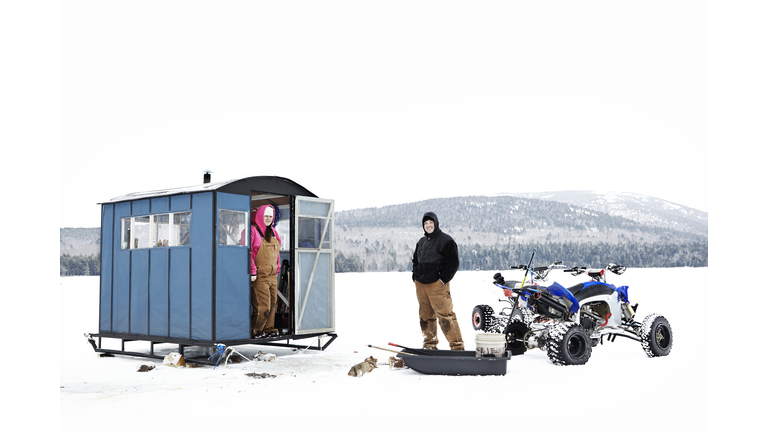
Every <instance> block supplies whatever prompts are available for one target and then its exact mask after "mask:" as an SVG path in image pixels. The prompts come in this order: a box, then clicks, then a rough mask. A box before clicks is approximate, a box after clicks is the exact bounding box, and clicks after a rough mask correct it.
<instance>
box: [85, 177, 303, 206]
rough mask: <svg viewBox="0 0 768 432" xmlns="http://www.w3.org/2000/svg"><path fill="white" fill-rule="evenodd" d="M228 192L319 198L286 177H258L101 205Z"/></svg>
mask: <svg viewBox="0 0 768 432" xmlns="http://www.w3.org/2000/svg"><path fill="white" fill-rule="evenodd" d="M209 191H218V192H227V193H231V194H236V195H251V192H263V193H271V194H279V195H299V196H308V197H314V198H317V195H315V194H313V193H312V192H310V191H308V190H307V189H306V188H304V186H302V185H300V184H298V183H296V182H294V181H293V180H290V179H287V178H284V177H275V176H256V177H247V178H242V179H238V180H227V181H221V182H215V183H201V184H197V185H194V186H186V187H180V188H173V189H160V190H154V191H147V192H134V193H130V194H127V195H122V196H119V197H115V198H112V199H110V200H109V201H106V202H103V203H100V204H112V203H117V202H123V201H134V200H139V199H145V198H156V197H162V196H170V195H181V194H190V193H197V192H209Z"/></svg>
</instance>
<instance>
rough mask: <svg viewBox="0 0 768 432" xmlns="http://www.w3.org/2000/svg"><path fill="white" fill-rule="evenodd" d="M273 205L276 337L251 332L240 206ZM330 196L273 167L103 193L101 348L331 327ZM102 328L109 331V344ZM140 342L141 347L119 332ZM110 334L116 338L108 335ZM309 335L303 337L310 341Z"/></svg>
mask: <svg viewBox="0 0 768 432" xmlns="http://www.w3.org/2000/svg"><path fill="white" fill-rule="evenodd" d="M264 204H272V205H273V206H274V207H275V208H276V209H277V214H276V215H275V220H276V228H277V231H278V234H279V235H280V237H281V239H282V245H281V250H280V260H281V263H282V266H281V274H280V275H279V279H278V284H279V294H278V297H279V299H278V305H277V313H276V319H275V326H276V327H277V328H278V329H279V335H278V336H277V337H272V338H267V339H258V340H254V339H251V335H250V315H251V303H250V285H249V282H250V277H249V265H248V263H249V254H250V250H249V249H250V248H249V247H248V246H247V245H250V239H249V238H248V236H249V235H250V217H249V215H250V211H251V209H253V208H257V207H259V206H261V205H264ZM333 207H334V202H333V200H329V199H321V198H318V197H317V196H315V195H314V194H313V193H312V192H310V191H309V190H307V189H305V188H304V187H303V186H301V185H299V184H297V183H295V182H293V181H291V180H289V179H287V178H282V177H273V176H261V177H248V178H243V179H239V180H231V181H223V182H218V183H211V182H210V174H208V173H206V174H205V176H204V179H203V183H202V184H198V185H195V186H190V187H184V188H177V189H165V190H156V191H150V192H138V193H132V194H128V195H124V196H120V197H117V198H113V199H111V200H109V201H107V202H104V203H101V281H100V295H99V297H100V299H99V332H98V333H97V334H89V335H86V336H87V338H88V340H89V342H90V343H91V344H92V346H93V348H94V349H95V350H96V351H97V352H99V353H107V354H126V355H136V356H142V357H153V358H162V357H160V356H158V355H156V354H155V349H154V348H155V345H156V344H168V343H169V344H177V345H178V346H179V351H180V352H181V354H182V355H184V349H185V348H187V347H211V346H214V345H216V344H224V345H227V346H233V345H246V344H257V345H277V346H285V347H299V346H300V347H302V348H304V347H307V344H306V343H304V342H303V343H302V344H301V345H295V344H294V343H292V342H293V341H296V340H300V339H308V338H317V344H316V345H315V344H314V342H312V343H310V344H309V347H310V348H311V349H319V350H323V349H325V348H326V347H327V346H328V345H330V343H331V342H333V341H334V340H335V339H336V337H337V335H336V333H335V311H334V242H333V210H334V209H333ZM102 339H116V340H119V341H120V343H119V348H118V347H113V348H111V349H107V348H105V347H103V346H102ZM137 341H143V342H145V344H146V342H149V352H139V351H132V350H126V342H131V343H133V342H137ZM110 342H114V341H110ZM310 342H311V341H310Z"/></svg>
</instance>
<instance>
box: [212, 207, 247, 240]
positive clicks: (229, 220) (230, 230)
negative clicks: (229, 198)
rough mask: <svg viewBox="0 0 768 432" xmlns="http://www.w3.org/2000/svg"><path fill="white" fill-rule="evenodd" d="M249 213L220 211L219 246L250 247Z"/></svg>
mask: <svg viewBox="0 0 768 432" xmlns="http://www.w3.org/2000/svg"><path fill="white" fill-rule="evenodd" d="M247 221H248V213H246V212H244V211H234V210H223V209H220V210H219V246H246V245H248V231H246V230H247V229H248V223H247Z"/></svg>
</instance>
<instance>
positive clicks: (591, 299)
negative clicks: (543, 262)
mask: <svg viewBox="0 0 768 432" xmlns="http://www.w3.org/2000/svg"><path fill="white" fill-rule="evenodd" d="M534 255H535V252H534ZM532 262H533V256H532V257H531V262H529V263H528V265H527V266H526V265H520V266H517V267H512V268H517V269H520V270H525V271H526V273H525V275H526V277H527V276H528V274H530V275H531V279H532V280H531V281H530V283H526V281H525V279H526V278H525V277H524V278H523V281H522V282H520V281H505V280H504V278H503V277H502V275H501V273H496V275H494V285H495V286H496V287H498V288H501V289H503V290H504V294H505V297H506V298H505V300H499V301H502V302H503V301H507V302H509V304H510V306H509V307H505V308H503V309H502V311H501V312H500V313H499V314H498V315H495V314H494V312H493V308H491V307H490V306H488V305H479V306H476V307H475V309H474V310H473V311H472V325H473V327H474V329H475V330H480V331H484V332H487V333H502V332H503V333H504V334H505V335H506V349H507V350H508V351H511V353H512V355H520V354H523V353H525V351H527V350H529V349H534V348H539V349H541V350H544V351H545V352H546V353H547V356H548V357H549V359H550V360H551V361H552V362H553V363H555V364H557V365H580V364H585V363H586V362H587V360H589V357H590V356H591V355H592V347H595V346H597V345H598V344H602V343H603V339H604V338H607V340H608V341H610V342H613V341H615V340H616V337H618V336H622V337H626V338H629V339H632V340H635V341H637V342H640V344H641V345H642V347H643V349H644V350H645V353H646V354H647V355H648V356H649V357H659V356H666V355H668V354H669V352H670V350H671V349H672V327H670V325H669V322H668V321H667V319H666V318H664V317H663V316H661V315H658V314H651V315H648V316H646V317H645V319H643V321H642V323H641V322H637V321H635V319H634V318H635V313H636V311H637V304H635V305H634V306H630V304H629V297H628V294H627V290H628V288H629V287H628V286H626V285H622V286H619V287H616V286H614V285H611V284H609V283H607V282H606V281H605V271H606V270H608V271H610V272H612V273H614V274H617V275H621V274H623V273H624V272H625V271H626V267H624V266H620V265H616V264H608V266H606V268H605V269H594V270H588V269H586V268H585V267H573V268H570V269H565V268H564V267H563V266H562V262H559V261H558V262H555V263H553V264H551V265H549V266H547V267H532V266H531V263H532ZM556 268H559V269H563V271H565V272H568V273H571V274H572V275H574V276H577V275H580V274H583V273H587V275H589V276H590V277H591V279H592V280H591V281H588V282H583V283H578V284H576V285H574V286H572V287H570V288H565V287H563V286H562V285H560V284H558V283H557V282H554V283H552V284H551V285H549V286H543V285H541V284H540V283H542V282H545V281H546V279H547V275H548V274H549V272H550V271H552V270H553V269H556Z"/></svg>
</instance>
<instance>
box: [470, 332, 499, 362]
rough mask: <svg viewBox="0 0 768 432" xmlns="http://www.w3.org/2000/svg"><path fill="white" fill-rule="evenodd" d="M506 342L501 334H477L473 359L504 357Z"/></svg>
mask: <svg viewBox="0 0 768 432" xmlns="http://www.w3.org/2000/svg"><path fill="white" fill-rule="evenodd" d="M505 347H506V340H505V338H504V335H503V334H502V333H477V334H476V335H475V357H504V350H505Z"/></svg>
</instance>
